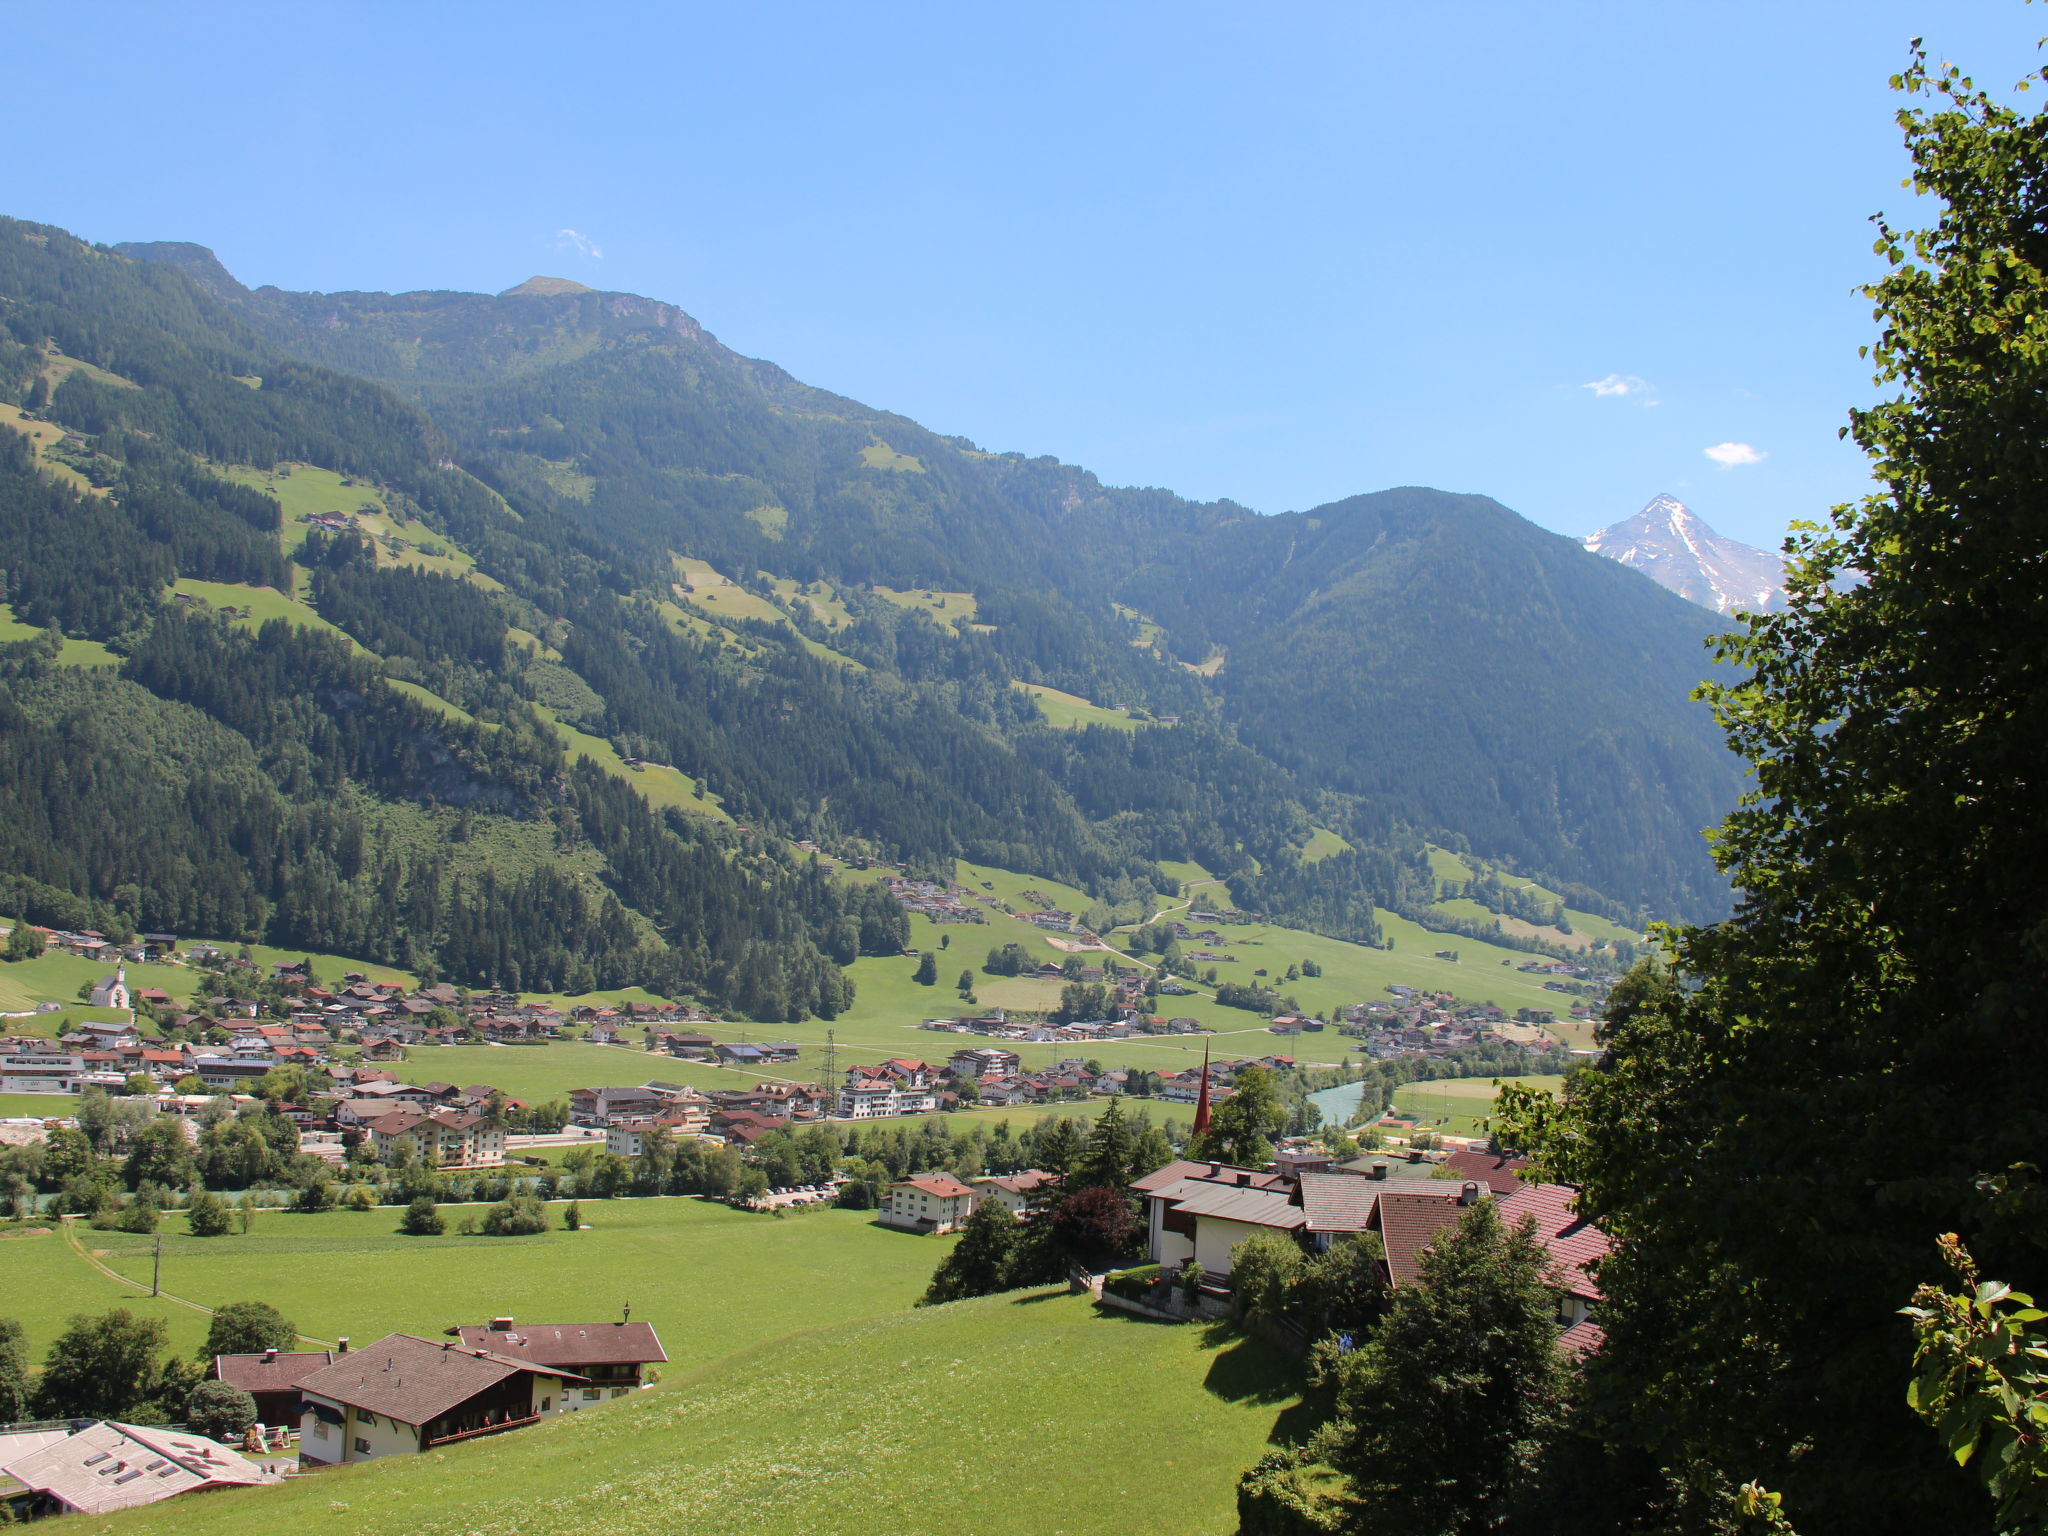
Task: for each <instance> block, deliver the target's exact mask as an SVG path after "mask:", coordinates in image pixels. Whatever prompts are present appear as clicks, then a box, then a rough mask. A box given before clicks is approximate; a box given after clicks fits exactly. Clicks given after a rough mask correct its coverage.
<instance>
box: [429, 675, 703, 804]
mask: <svg viewBox="0 0 2048 1536" xmlns="http://www.w3.org/2000/svg"><path fill="white" fill-rule="evenodd" d="M422 691H424V690H422ZM448 708H450V709H453V708H454V706H453V705H449V706H448ZM534 708H535V709H537V710H538V711H539V712H540V713H541V715H542V716H543V717H544V718H545V719H546V720H547V721H548V723H549V724H551V725H553V726H554V728H555V734H556V735H557V736H559V737H560V738H561V739H562V747H563V750H565V751H566V752H567V753H568V754H569V756H570V757H571V758H574V759H579V760H580V759H586V758H587V759H588V760H590V761H591V762H594V763H596V764H597V766H598V767H600V768H602V769H603V770H604V771H605V772H606V773H608V774H610V775H611V776H612V777H613V778H615V779H623V780H624V781H625V782H626V783H628V784H630V785H632V786H633V788H635V789H636V790H638V791H639V792H640V798H641V799H643V800H645V801H646V802H647V803H648V804H649V805H651V806H653V807H654V808H655V809H656V810H665V809H668V808H670V807H673V808H674V809H676V810H680V811H694V812H695V813H697V814H698V815H700V816H710V817H713V818H715V819H716V820H719V821H730V820H732V818H731V817H730V816H728V815H727V814H726V813H725V808H724V807H723V806H721V805H720V804H719V803H718V800H717V798H716V797H715V796H711V795H707V794H705V793H704V791H703V788H702V787H701V786H700V785H699V784H698V783H697V781H696V780H695V779H693V778H691V777H690V776H689V775H688V774H686V773H684V772H683V771H682V770H681V769H679V768H670V767H668V766H667V765H665V764H653V763H642V764H641V765H640V766H639V767H637V768H636V767H633V766H631V765H630V764H628V763H627V762H626V760H625V759H624V758H622V757H620V756H619V753H618V749H617V748H616V747H614V746H613V745H612V744H611V743H610V742H608V741H606V740H605V739H604V738H603V737H602V736H593V735H591V734H590V733H589V732H588V731H579V730H578V729H576V727H575V726H573V725H570V724H569V723H568V722H567V721H564V720H561V719H559V718H557V716H556V715H555V712H554V711H553V710H551V709H549V708H548V707H547V706H546V705H545V704H536V705H535V706H534Z"/></svg>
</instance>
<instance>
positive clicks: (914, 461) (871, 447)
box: [860, 438, 925, 475]
mask: <svg viewBox="0 0 2048 1536" xmlns="http://www.w3.org/2000/svg"><path fill="white" fill-rule="evenodd" d="M860 461H861V463H863V464H865V465H867V467H868V468H869V469H892V470H895V471H897V472H898V473H899V474H908V475H921V474H923V473H924V472H925V470H924V461H923V460H922V459H920V458H918V457H917V456H916V455H915V454H909V453H898V452H897V451H896V450H895V449H894V448H891V447H890V446H889V445H888V444H887V443H885V442H883V441H881V440H880V439H879V438H877V439H876V440H875V441H874V442H872V443H869V444H868V445H867V447H865V448H863V449H861V451H860Z"/></svg>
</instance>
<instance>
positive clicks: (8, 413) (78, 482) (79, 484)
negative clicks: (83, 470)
mask: <svg viewBox="0 0 2048 1536" xmlns="http://www.w3.org/2000/svg"><path fill="white" fill-rule="evenodd" d="M0 427H11V428H12V429H13V430H15V431H16V432H19V433H21V435H22V436H24V437H26V438H27V439H28V440H29V444H30V447H31V450H32V451H33V452H34V454H35V456H36V467H37V468H38V469H40V470H41V471H42V472H43V473H44V474H46V475H48V476H50V477H51V478H52V479H54V480H56V481H58V482H60V483H61V484H64V485H68V486H70V487H71V489H72V490H74V491H78V492H80V493H81V494H83V495H87V496H104V495H106V494H107V493H106V492H105V491H104V490H100V489H95V487H94V486H93V483H92V482H91V481H90V480H88V479H86V478H85V476H83V475H81V474H80V473H79V472H78V471H77V470H75V469H73V468H72V467H71V466H70V465H69V464H64V463H60V462H59V461H57V460H56V459H53V458H51V457H49V454H48V450H49V449H50V448H53V447H55V446H56V445H57V444H58V443H59V442H62V441H63V438H64V429H63V428H62V427H60V426H57V425H56V424H54V423H52V422H47V421H29V420H27V419H26V418H25V417H24V416H23V415H22V414H21V407H19V406H17V405H11V404H10V405H0Z"/></svg>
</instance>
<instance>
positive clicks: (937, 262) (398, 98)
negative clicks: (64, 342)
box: [0, 0, 2048, 544]
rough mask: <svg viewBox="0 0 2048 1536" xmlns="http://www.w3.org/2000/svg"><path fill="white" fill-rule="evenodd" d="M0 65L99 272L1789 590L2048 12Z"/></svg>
mask: <svg viewBox="0 0 2048 1536" xmlns="http://www.w3.org/2000/svg"><path fill="white" fill-rule="evenodd" d="M5 26H6V33H5V35H6V38H7V46H8V51H9V53H10V55H11V59H12V62H11V65H10V68H9V70H8V76H9V91H8V111H7V114H6V116H7V120H8V122H9V123H10V124H11V126H12V129H13V132H12V133H11V134H10V143H9V149H8V151H7V153H6V155H5V156H4V158H0V211H5V212H7V213H11V214H14V215H17V216H20V217H26V218H33V219H40V220H44V221H47V222H50V223H55V224H60V225H63V226H65V227H67V228H70V229H72V230H74V231H76V232H77V233H79V234H81V235H84V236H86V237H88V238H91V239H96V240H106V241H114V240H123V239H187V240H196V241H199V242H201V243H203V244H206V245H210V246H212V247H213V248H214V249H215V250H216V251H217V252H219V254H220V256H221V258H222V259H223V260H224V261H225V262H226V263H227V265H228V266H229V267H230V268H231V269H232V270H233V271H235V272H236V273H237V275H239V276H240V277H242V278H243V280H244V281H246V282H250V283H252V284H256V283H276V284H279V285H281V286H284V287H290V288H312V289H330V290H331V289H344V288H363V289H409V288H465V289H482V290H488V291H495V290H498V289H501V288H505V287H508V286H510V285H512V284H514V283H516V282H519V281H521V280H522V279H524V278H526V277H528V276H530V275H532V274H534V273H536V272H541V273H550V274H556V275H560V276H565V277H572V278H575V279H577V280H578V281H581V282H585V283H589V284H591V285H593V286H597V287H604V288H617V289H623V290H628V291H632V292H638V293H647V294H652V295H655V296H657V297H660V298H664V299H669V300H672V301H674V302H676V303H679V304H681V305H682V306H683V307H684V308H686V309H688V310H689V311H690V312H691V313H693V314H694V315H696V316H697V317H698V318H699V319H700V320H702V321H703V322H704V323H705V324H706V325H707V326H708V327H710V328H711V329H712V330H713V331H714V332H716V333H717V334H718V335H719V336H720V337H721V339H723V340H724V341H726V342H727V343H728V344H729V345H731V346H733V347H736V348H738V349H739V350H741V351H743V352H746V353H749V354H752V355H755V356H760V357H767V358H772V359H774V360H775V361H776V362H779V363H781V364H782V365H783V366H785V367H786V368H788V369H789V370H790V371H791V372H793V373H795V374H796V375H797V376H799V377H800V378H803V379H805V380H806V381H808V382H810V383H814V384H818V385H821V386H824V387H826V388H830V389H835V390H838V391H840V392H841V393H844V394H848V395H852V396H855V397H857V398H859V399H862V400H865V401H867V402H869V403H870V404H873V405H877V406H882V407H885V408H888V409H893V410H897V411H901V412H904V413H905V414H908V415H911V416H915V417H917V418H918V419H919V420H921V421H923V422H924V423H925V424H926V425H928V426H931V427H933V428H935V429H938V430H941V431H946V432H955V433H960V434H962V435H965V436H967V437H970V438H973V439H974V440H975V441H977V442H978V443H980V444H981V445H982V446H984V447H986V448H991V449H999V450H1009V449H1015V450H1021V451H1024V452H1027V453H1034V454H1038V453H1047V454H1053V455H1056V456H1058V457H1060V458H1062V459H1065V460H1068V461H1070V462H1073V463H1078V464H1083V465H1086V466H1087V467H1089V468H1091V469H1093V470H1095V471H1096V472H1097V473H1099V474H1100V475H1101V476H1102V477H1103V478H1104V479H1105V480H1108V481H1110V482H1112V483H1118V484H1148V485H1165V486H1170V487H1172V488H1173V489H1175V490H1178V491H1180V492H1182V493H1184V494H1188V495H1193V496H1204V497H1207V496H1229V497H1233V498H1235V499H1237V500H1239V501H1242V502H1244V503H1245V504H1246V505H1248V506H1252V507H1255V508H1257V509H1259V510H1261V511H1268V512H1277V511H1285V510H1290V509H1299V508H1306V507H1309V506H1313V505H1315V504H1317V503H1319V502H1323V501H1328V500H1332V499H1335V498H1337V497H1341V496H1345V495H1350V494H1353V493H1356V492H1359V491H1368V490H1376V489H1379V488H1382V487H1385V486H1389V485H1402V484H1428V485H1437V486H1442V487H1445V488H1447V489H1452V490H1459V491H1477V492H1484V493H1487V494H1489V495H1493V496H1496V497H1498V498H1499V499H1500V500H1502V501H1503V502H1505V503H1507V504H1508V505H1509V506H1512V507H1514V508H1516V509H1517V510H1519V511H1521V512H1523V513H1525V514H1526V515H1528V516H1529V517H1531V518H1533V519H1535V520H1536V521H1538V522H1540V523H1542V524H1544V525H1545V526H1547V527H1551V528H1554V529H1557V530H1558V531H1560V532H1565V533H1573V534H1578V533H1585V532H1589V531H1591V530H1592V529H1593V528H1596V527H1598V526H1601V525H1602V524H1604V523H1607V522H1611V521H1614V520H1615V519H1617V518H1620V517H1624V516H1627V515H1628V514H1630V513H1631V512H1633V511H1635V510H1636V509H1637V508H1638V507H1640V506H1641V504H1642V503H1643V502H1645V501H1646V500H1648V499H1649V497H1650V496H1652V495H1653V494H1655V493H1656V492H1658V491H1667V490H1668V491H1671V492H1673V493H1674V494H1676V495H1678V496H1680V497H1681V498H1683V499H1684V500H1686V501H1687V502H1689V503H1690V504H1691V505H1692V506H1693V507H1694V509H1695V510H1696V511H1698V512H1699V513H1700V514H1701V515H1702V516H1704V517H1705V518H1707V520H1708V521H1709V522H1711V523H1713V524H1715V525H1716V526H1718V527H1720V528H1721V529H1722V530H1723V531H1724V532H1727V533H1731V534H1734V535H1736V536H1737V537H1741V538H1745V539H1748V540H1750V541H1752V542H1756V543H1763V544H1775V542H1776V541H1777V540H1778V538H1779V537H1781V535H1782V532H1783V530H1784V527H1785V525H1786V523H1787V522H1788V521H1789V520H1790V519H1792V518H1795V517H1802V516H1814V515H1818V514H1820V513H1822V512H1824V511H1825V509H1826V508H1827V506H1828V505H1829V504H1831V503H1832V502H1835V501H1839V500H1843V499H1846V498H1848V497H1851V496H1853V495H1855V494H1858V493H1859V491H1860V490H1861V489H1862V488H1863V486H1864V483H1865V482H1864V474H1863V469H1862V461H1861V459H1860V457H1859V456H1858V455H1857V454H1856V453H1855V451H1854V450H1853V448H1851V447H1849V446H1847V445H1844V444H1842V443H1840V442H1838V441H1837V439H1836V429H1837V428H1838V427H1839V426H1840V425H1841V423H1842V421H1843V413H1844V410H1845V408H1846V407H1847V406H1848V405H1849V404H1851V403H1852V402H1854V401H1856V400H1858V399H1860V398H1863V397H1864V396H1865V394H1866V393H1867V391H1868V388H1869V385H1868V369H1867V365H1865V364H1864V363H1862V362H1861V361H1860V360H1859V359H1858V357H1857V355H1856V348H1857V346H1858V345H1859V344H1861V343H1863V342H1865V341H1867V340H1868V339H1869V335H1870V331H1871V322H1870V316H1869V304H1868V302H1867V301H1866V300H1864V299H1862V298H1860V297H1858V296H1857V295H1856V294H1855V293H1854V292H1853V291H1852V290H1853V289H1854V287H1855V285H1856V284H1858V283H1859V282H1863V281H1867V280H1869V279H1870V278H1871V277H1873V276H1875V275H1876V274H1877V271H1878V268H1877V266H1876V264H1875V258H1874V257H1873V256H1872V254H1871V251H1870V244H1871V231H1870V227H1869V225H1868V223H1867V222H1866V221H1867V219H1868V217H1869V215H1870V214H1872V213H1873V212H1875V211H1877V210H1879V209H1886V210H1891V211H1893V212H1899V211H1901V210H1903V209H1904V208H1905V207H1906V205H1907V203H1908V201H1909V196H1908V194H1907V193H1905V192H1904V191H1902V190H1901V189H1900V186H1899V181H1900V178H1901V176H1902V175H1903V174H1904V169H1905V162H1904V157H1903V153H1902V151H1901V150H1900V147H1899V142H1898V131H1897V128H1896V125H1895V124H1894V122H1893V120H1892V114H1893V112H1894V111H1895V110H1896V106H1897V102H1896V99H1895V98H1894V97H1893V96H1892V95H1891V93H1890V92H1889V91H1888V90H1887V88H1886V79H1887V77H1888V76H1889V75H1890V74H1891V73H1892V72H1894V71H1895V70H1896V69H1897V68H1898V67H1899V66H1900V65H1901V64H1902V63H1903V62H1904V59H1905V55H1906V42H1907V39H1908V38H1910V37H1911V36H1913V35H1915V34H1924V35H1925V36H1926V37H1927V39H1928V43H1929V46H1930V48H1932V49H1933V50H1934V51H1935V52H1936V54H1937V56H1938V57H1953V58H1955V59H1956V60H1958V62H1961V63H1963V64H1965V65H1966V66H1967V67H1969V68H1970V69H1972V71H1973V72H1974V73H1975V74H1976V75H1977V76H1978V78H1980V79H1981V80H1983V81H1984V82H1986V83H1987V84H1988V83H1991V82H1997V83H1998V84H2000V85H2004V84H2006V83H2009V82H2010V81H2012V80H2014V79H2015V78H2017V77H2018V76H2019V75H2021V74H2022V73H2025V72H2027V71H2029V70H2030V69H2032V68H2034V67H2036V62H2037V61H2036V54H2035V49H2034V42H2035V39H2036V37H2037V36H2038V35H2039V33H2040V32H2041V31H2044V30H2048V26H2044V23H2043V18H2042V17H2041V15H2040V14H2039V13H2038V12H2030V11H2029V9H2028V8H2027V7H2026V6H2024V5H2021V4H2019V3H2017V0H1939V3H1936V0H1917V3H1911V4H1907V3H1894V0H1854V3H1833V0H1800V3H1799V4H1796V5H1787V4H1785V3H1783V0H1774V3H1770V4H1747V3H1739V0H1734V3H1722V4H1713V5H1707V4H1682V3H1667V0H1658V3H1649V4H1646V3H1644V0H1629V3H1617V4H1597V5H1596V4H1582V5H1575V4H1569V3H1557V0H1553V3H1551V4H1548V5H1544V6H1530V5H1527V4H1525V3H1516V4H1505V3H1483V4H1474V3H1457V0H1437V3H1420V0H1417V3H1412V4H1365V3H1354V4H1347V5H1317V4H1305V3H1302V4H1287V5H1277V6H1248V5H1227V6H1226V5H1204V4H1189V3H1185V0H1182V3H1177V4H1172V5H1146V4H1100V3H1097V4H1085V5H1062V4H1033V5H1029V6H1025V5H1008V6H1001V5H963V4H957V3H954V4H926V5H904V4H885V3H866V4H860V5H850V4H844V3H832V4H811V3H788V4H774V5H756V6H732V5H720V6H709V5H706V6H680V5H668V4H664V5H647V6H636V5H629V4H604V5H585V6H582V7H573V8H572V7H564V6H561V5H558V4H557V5H547V6H541V5H527V4H521V3H514V0H500V3H496V4H490V5H484V4H469V3H453V0H442V3H437V4H411V3H407V4H397V3H384V0H356V3H350V4H345V5H323V4H316V3H309V0H295V3H293V4H290V5H276V4H262V5H240V4H233V3H226V0H210V3H208V4H205V5H198V6H142V5H136V4H133V3H129V0H122V3H119V4H103V3H97V0H72V3H71V4H68V5H65V6H61V7H36V8H28V7H17V8H10V10H9V11H8V12H7V15H6V21H5ZM1596 384H1597V385H1599V386H1600V387H1598V388H1595V387H1589V386H1594V385H1596ZM1713 448H1719V449H1721V453H1720V459H1721V460H1723V461H1727V462H1716V460H1715V459H1714V458H1711V457H1709V455H1708V453H1707V450H1708V449H1713ZM1745 448H1746V449H1747V450H1748V452H1747V453H1745V452H1744V451H1743V449H1745ZM1752 454H1753V455H1754V461H1753V462H1740V461H1743V460H1745V459H1747V458H1749V456H1750V455H1752Z"/></svg>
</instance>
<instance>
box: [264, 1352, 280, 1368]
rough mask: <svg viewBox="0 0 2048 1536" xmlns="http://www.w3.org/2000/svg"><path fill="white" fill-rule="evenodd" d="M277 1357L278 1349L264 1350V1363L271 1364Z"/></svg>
mask: <svg viewBox="0 0 2048 1536" xmlns="http://www.w3.org/2000/svg"><path fill="white" fill-rule="evenodd" d="M276 1358H277V1351H276V1350H274V1349H266V1350H264V1351H263V1363H264V1364H265V1365H268V1364H270V1362H271V1361H273V1360H275V1359H276Z"/></svg>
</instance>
